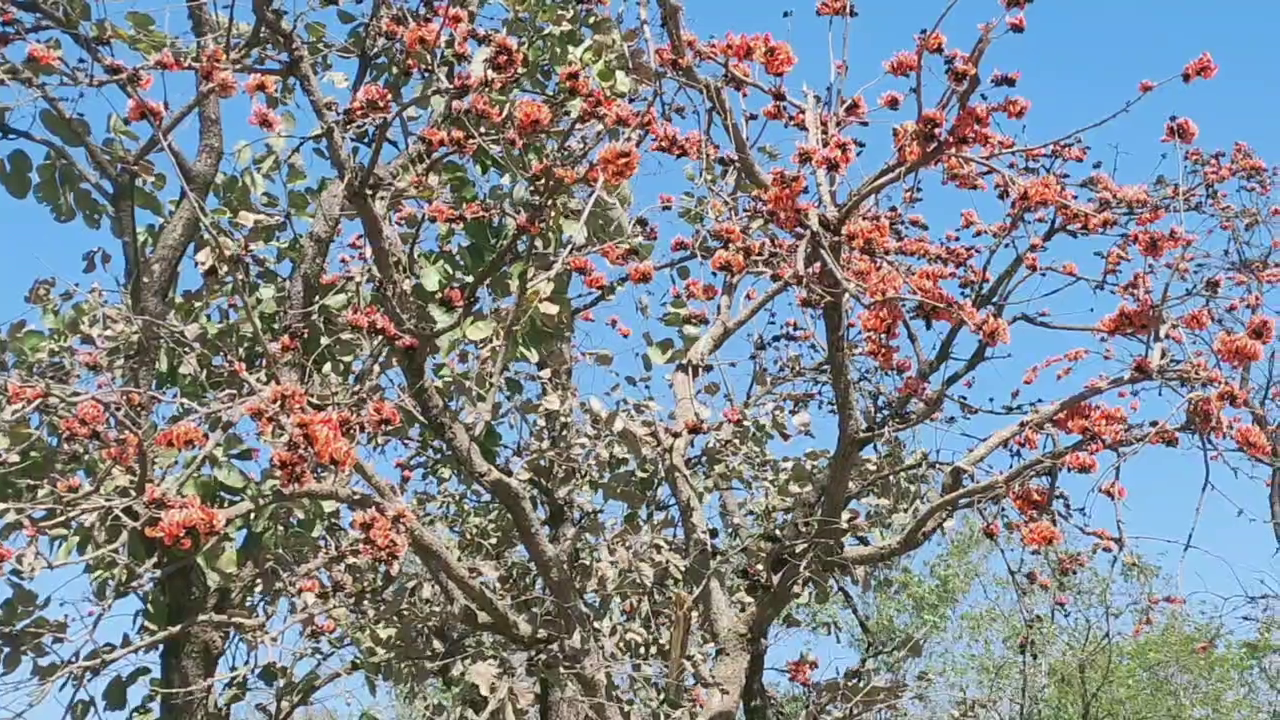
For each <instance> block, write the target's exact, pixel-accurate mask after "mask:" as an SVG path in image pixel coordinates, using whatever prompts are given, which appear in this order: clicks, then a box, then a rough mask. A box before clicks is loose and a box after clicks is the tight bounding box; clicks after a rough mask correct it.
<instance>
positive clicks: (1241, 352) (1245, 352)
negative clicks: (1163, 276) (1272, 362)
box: [1213, 332, 1265, 368]
mask: <svg viewBox="0 0 1280 720" xmlns="http://www.w3.org/2000/svg"><path fill="white" fill-rule="evenodd" d="M1264 351H1265V348H1264V347H1263V345H1262V343H1261V342H1259V341H1257V340H1254V339H1253V338H1251V337H1249V336H1248V335H1246V334H1240V335H1232V334H1229V333H1225V332H1222V333H1218V337H1217V338H1215V339H1214V341H1213V352H1214V354H1216V355H1217V356H1218V359H1220V360H1222V362H1224V363H1226V364H1228V365H1230V366H1231V367H1233V368H1242V367H1244V366H1245V365H1248V364H1250V363H1256V362H1258V361H1260V360H1262V355H1263V353H1264Z"/></svg>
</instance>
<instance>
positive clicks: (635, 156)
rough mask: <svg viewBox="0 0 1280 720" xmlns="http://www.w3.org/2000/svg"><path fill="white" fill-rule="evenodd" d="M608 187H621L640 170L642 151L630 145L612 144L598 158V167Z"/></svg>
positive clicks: (605, 147) (606, 146)
mask: <svg viewBox="0 0 1280 720" xmlns="http://www.w3.org/2000/svg"><path fill="white" fill-rule="evenodd" d="M595 169H597V170H598V171H599V172H600V173H602V174H603V175H604V181H605V183H606V184H608V185H621V184H622V183H624V182H626V181H627V180H630V179H631V176H633V175H635V174H636V171H637V170H639V169H640V151H639V150H637V149H636V146H635V145H632V144H630V143H617V142H612V143H609V144H608V145H605V146H604V149H603V150H601V151H600V156H599V157H598V158H596V167H595Z"/></svg>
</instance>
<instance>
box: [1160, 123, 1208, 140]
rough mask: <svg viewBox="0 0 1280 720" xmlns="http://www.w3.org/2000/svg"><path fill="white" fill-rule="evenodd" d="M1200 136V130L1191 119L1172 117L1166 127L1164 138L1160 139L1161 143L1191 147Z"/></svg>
mask: <svg viewBox="0 0 1280 720" xmlns="http://www.w3.org/2000/svg"><path fill="white" fill-rule="evenodd" d="M1199 134H1200V128H1198V127H1196V124H1195V123H1194V122H1192V121H1191V118H1189V117H1171V118H1169V122H1167V123H1165V125H1164V137H1162V138H1160V142H1176V143H1181V144H1183V145H1190V144H1191V143H1193V142H1195V141H1196V136H1198V135H1199Z"/></svg>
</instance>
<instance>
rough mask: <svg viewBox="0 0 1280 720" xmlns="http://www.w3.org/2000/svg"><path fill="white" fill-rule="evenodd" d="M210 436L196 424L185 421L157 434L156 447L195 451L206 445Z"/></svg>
mask: <svg viewBox="0 0 1280 720" xmlns="http://www.w3.org/2000/svg"><path fill="white" fill-rule="evenodd" d="M207 439H208V436H207V435H205V432H204V430H201V429H200V428H199V427H197V426H196V424H195V423H193V422H191V421H189V420H183V421H182V422H179V423H177V424H175V425H173V426H172V427H168V428H165V429H164V430H161V431H160V432H159V433H158V434H156V445H159V446H160V447H163V448H172V449H174V450H193V449H195V448H198V447H200V446H202V445H204V443H205V441H206V440H207Z"/></svg>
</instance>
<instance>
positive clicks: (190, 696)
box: [160, 563, 229, 720]
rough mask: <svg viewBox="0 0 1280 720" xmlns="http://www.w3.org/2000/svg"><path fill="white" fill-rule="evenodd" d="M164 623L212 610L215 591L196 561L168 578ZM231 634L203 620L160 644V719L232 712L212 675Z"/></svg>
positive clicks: (212, 718)
mask: <svg viewBox="0 0 1280 720" xmlns="http://www.w3.org/2000/svg"><path fill="white" fill-rule="evenodd" d="M162 587H163V593H164V600H165V607H166V611H165V615H166V618H167V620H168V622H167V623H166V624H167V625H169V626H170V627H172V626H173V625H176V624H179V623H183V622H191V621H192V620H193V619H195V618H197V617H199V616H200V615H201V613H204V612H208V611H210V610H212V609H213V608H212V607H210V605H209V601H210V598H211V595H212V593H211V592H210V591H209V589H208V587H207V586H206V583H205V579H204V573H203V571H202V570H201V569H200V568H199V567H198V566H197V565H196V564H195V563H192V564H190V565H189V566H187V567H184V568H181V569H179V570H177V571H176V572H174V573H172V574H170V575H169V576H168V577H166V578H165V579H164V582H163V586H162ZM226 642H227V638H226V636H225V634H223V633H222V632H221V631H219V630H217V629H215V628H213V627H211V626H209V625H208V624H205V623H196V624H193V625H192V626H191V627H190V628H188V629H186V630H184V631H182V632H180V633H178V634H177V635H175V636H173V637H172V638H170V639H169V640H167V641H166V642H165V643H164V645H163V646H162V647H161V649H160V683H161V687H162V688H163V689H164V693H163V694H162V695H161V697H160V718H161V720H170V719H172V720H222V719H223V718H227V717H229V716H228V715H227V712H226V711H225V710H224V709H222V708H221V707H219V705H218V698H217V687H216V685H215V684H214V682H213V680H214V678H215V677H216V676H217V673H218V662H219V660H220V659H221V657H222V651H223V649H224V648H225V646H226Z"/></svg>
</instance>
